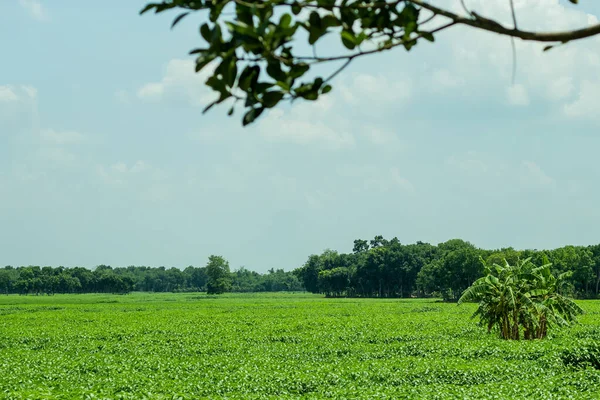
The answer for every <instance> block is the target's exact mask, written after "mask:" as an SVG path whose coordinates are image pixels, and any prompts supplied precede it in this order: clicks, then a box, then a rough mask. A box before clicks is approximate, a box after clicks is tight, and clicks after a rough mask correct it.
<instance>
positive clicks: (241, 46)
mask: <svg viewBox="0 0 600 400" xmlns="http://www.w3.org/2000/svg"><path fill="white" fill-rule="evenodd" d="M170 10H179V11H180V14H178V15H177V16H176V17H175V19H174V20H173V23H172V27H174V26H175V25H177V24H178V23H180V21H182V20H183V18H185V17H186V16H188V15H189V14H191V13H193V12H203V14H204V18H205V19H206V22H204V23H203V24H201V25H200V29H199V31H200V36H201V37H202V39H203V41H204V42H205V45H204V46H203V47H201V48H197V49H194V50H192V51H191V52H190V54H191V55H195V56H196V57H197V59H196V72H199V71H201V70H203V69H205V68H206V69H208V68H211V67H213V68H212V69H211V72H212V74H211V75H210V77H209V78H208V79H207V81H206V85H207V86H209V87H210V88H211V89H213V90H214V91H215V92H216V93H217V94H218V97H217V98H216V100H215V101H214V102H212V103H211V104H209V105H208V106H207V107H206V108H205V111H207V110H209V109H210V108H212V107H213V106H214V105H215V104H221V103H223V102H225V101H228V100H229V101H231V102H233V106H231V108H230V110H229V115H231V114H233V113H234V109H235V105H236V104H238V103H241V105H242V107H243V108H244V109H245V113H244V116H243V118H242V123H243V125H247V124H250V123H252V122H253V121H254V120H256V119H257V118H258V117H259V116H260V115H261V114H262V113H263V112H264V111H265V110H266V109H269V108H272V107H275V106H277V104H278V103H279V102H281V101H282V100H293V99H303V100H308V101H314V100H317V99H318V98H319V96H320V95H324V94H326V93H328V92H329V91H331V88H332V87H331V86H330V85H329V82H330V81H331V79H332V78H333V77H334V76H335V75H337V73H338V72H339V71H341V69H343V68H344V67H345V66H347V65H348V64H349V63H350V61H352V59H353V58H355V57H357V56H359V55H362V54H363V52H362V51H359V49H360V48H361V45H363V46H364V45H367V46H372V47H374V49H372V50H371V51H370V52H368V53H374V52H377V51H382V50H386V49H391V48H393V47H396V46H404V48H406V49H407V50H410V49H411V48H412V47H413V46H414V45H416V43H417V40H418V39H420V38H424V39H426V40H429V41H433V33H432V31H431V30H430V29H421V28H420V27H419V24H418V20H419V16H420V9H419V8H418V7H416V6H415V5H414V4H412V3H411V2H408V1H404V0H401V1H395V2H391V3H386V2H375V3H371V2H370V1H364V0H358V1H356V0H352V1H344V2H343V6H340V4H338V3H337V2H336V1H335V0H300V1H299V0H291V1H286V0H268V1H262V0H218V1H204V0H200V1H199V0H166V1H162V2H157V3H149V4H148V5H147V6H146V7H144V8H143V9H142V11H141V13H142V14H143V13H146V12H149V11H154V12H155V13H157V14H158V13H163V12H166V11H170ZM302 31H303V32H304V33H305V34H306V36H307V39H304V35H301V32H302ZM328 34H331V35H336V36H337V37H338V38H339V41H340V42H341V44H342V45H343V46H344V47H345V49H346V50H347V51H350V52H351V53H350V54H349V55H342V56H338V57H327V58H320V57H318V56H316V55H313V56H303V55H301V54H298V51H297V49H295V48H294V43H293V40H294V38H297V37H298V36H302V37H303V39H304V40H306V41H307V44H308V45H309V46H315V45H316V44H317V42H319V40H321V39H322V38H323V37H325V36H326V35H328ZM330 61H338V62H340V61H341V62H345V63H344V64H342V66H341V67H340V68H338V69H337V70H335V71H333V72H332V73H330V74H329V75H328V76H317V77H313V76H311V74H310V73H309V70H310V69H311V67H313V66H315V65H316V64H319V63H323V62H330ZM209 66H211V67H209Z"/></svg>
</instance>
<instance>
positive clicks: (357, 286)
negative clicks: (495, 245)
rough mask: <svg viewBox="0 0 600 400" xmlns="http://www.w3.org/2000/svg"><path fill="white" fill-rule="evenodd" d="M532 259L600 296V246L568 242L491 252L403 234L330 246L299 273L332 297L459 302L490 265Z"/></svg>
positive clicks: (572, 290) (577, 291) (587, 294)
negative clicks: (341, 248) (348, 246)
mask: <svg viewBox="0 0 600 400" xmlns="http://www.w3.org/2000/svg"><path fill="white" fill-rule="evenodd" d="M529 257H531V260H532V262H533V263H534V264H535V265H544V264H547V263H552V267H551V269H552V272H553V273H554V274H555V275H559V274H561V273H563V272H567V271H571V272H572V275H571V277H569V278H568V280H567V282H566V285H564V287H562V288H561V290H562V291H563V293H565V294H568V295H571V296H575V297H577V298H597V297H598V289H599V284H600V245H593V246H586V247H584V246H565V247H561V248H558V249H554V250H539V251H538V250H515V249H513V248H503V249H497V250H485V249H480V248H477V247H475V246H474V245H473V244H471V243H469V242H466V241H463V240H460V239H452V240H449V241H447V242H444V243H440V244H438V245H437V246H434V245H431V244H429V243H423V242H417V243H414V244H407V245H404V244H402V243H400V241H399V240H398V239H397V238H393V239H391V240H386V239H384V238H383V237H382V236H376V237H375V238H374V239H373V240H370V241H367V240H355V241H354V248H353V252H352V253H350V254H342V253H338V252H336V251H332V250H325V251H324V252H323V253H322V254H320V255H311V256H310V257H309V258H308V260H307V261H306V263H305V264H304V266H303V267H302V268H299V269H297V270H295V271H294V272H295V273H296V275H297V276H298V277H299V278H300V280H301V281H302V283H303V285H304V287H305V288H306V290H308V291H310V292H313V293H324V294H326V295H327V296H353V297H354V296H358V297H427V296H436V297H442V298H444V299H445V300H457V299H458V298H459V297H460V295H461V294H462V292H463V291H464V290H465V289H467V288H468V287H469V286H470V285H471V284H472V283H473V282H474V281H475V280H476V279H478V278H480V277H481V276H483V273H484V267H483V263H482V262H481V260H482V259H483V260H484V261H485V262H486V263H487V264H488V265H491V264H493V263H497V264H500V265H504V263H505V261H504V260H506V261H507V262H508V263H509V264H510V265H515V264H516V263H517V261H518V260H523V259H526V258H529Z"/></svg>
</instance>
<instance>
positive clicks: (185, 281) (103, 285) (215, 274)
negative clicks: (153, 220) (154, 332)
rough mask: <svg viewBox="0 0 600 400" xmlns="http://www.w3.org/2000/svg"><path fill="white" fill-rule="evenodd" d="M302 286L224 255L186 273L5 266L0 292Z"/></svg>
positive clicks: (296, 288)
mask: <svg viewBox="0 0 600 400" xmlns="http://www.w3.org/2000/svg"><path fill="white" fill-rule="evenodd" d="M302 289H303V288H302V284H301V282H300V281H299V279H298V277H297V276H296V275H294V274H293V273H292V272H286V271H284V270H283V269H270V270H269V271H268V272H267V273H265V274H260V273H258V272H255V271H249V270H248V269H246V268H244V267H242V268H240V269H238V270H236V271H233V272H230V269H229V263H228V262H227V260H225V259H224V258H223V257H221V256H214V255H213V256H210V257H209V261H208V263H207V265H206V266H204V267H194V266H189V267H187V268H185V269H179V268H165V267H147V266H129V267H117V268H113V267H111V266H108V265H99V266H97V267H96V268H94V269H93V270H92V269H88V268H84V267H75V268H65V267H56V268H54V267H49V266H44V267H40V266H21V267H16V268H15V267H12V266H6V267H4V268H0V293H4V294H23V295H25V294H54V293H128V292H131V291H142V292H196V291H206V292H208V293H216V294H218V293H223V292H227V291H233V292H278V291H300V290H302Z"/></svg>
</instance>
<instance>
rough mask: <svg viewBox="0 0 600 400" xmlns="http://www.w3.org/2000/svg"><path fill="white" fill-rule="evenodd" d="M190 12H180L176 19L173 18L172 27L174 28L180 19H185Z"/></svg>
mask: <svg viewBox="0 0 600 400" xmlns="http://www.w3.org/2000/svg"><path fill="white" fill-rule="evenodd" d="M189 14H190V13H189V11H188V12H184V13H182V14H179V15H178V16H177V18H175V19H174V20H173V23H172V24H171V29H173V28H174V27H175V25H177V24H178V23H179V21H181V20H182V19H184V18H185V17H186V16H188V15H189Z"/></svg>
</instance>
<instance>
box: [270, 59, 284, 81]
mask: <svg viewBox="0 0 600 400" xmlns="http://www.w3.org/2000/svg"><path fill="white" fill-rule="evenodd" d="M267 74H269V76H270V77H271V78H273V79H275V80H276V81H282V82H283V81H285V80H286V78H287V75H286V73H285V72H283V71H282V70H281V65H280V64H279V62H277V61H272V62H270V63H269V65H268V66H267Z"/></svg>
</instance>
